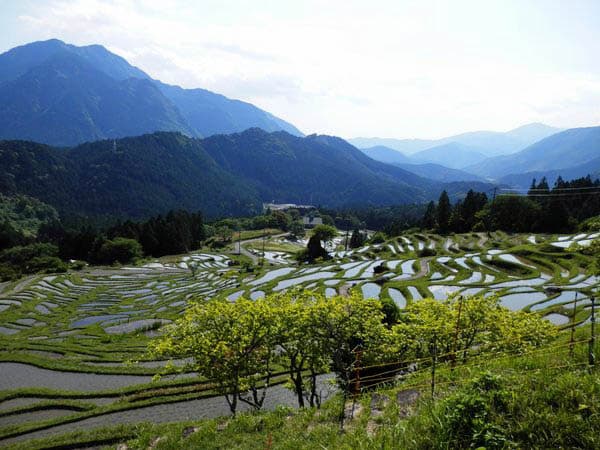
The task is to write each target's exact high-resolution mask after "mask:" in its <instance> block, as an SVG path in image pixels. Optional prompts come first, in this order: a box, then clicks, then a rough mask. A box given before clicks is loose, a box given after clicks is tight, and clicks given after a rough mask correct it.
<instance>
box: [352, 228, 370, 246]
mask: <svg viewBox="0 0 600 450" xmlns="http://www.w3.org/2000/svg"><path fill="white" fill-rule="evenodd" d="M365 241H366V237H365V235H364V234H363V233H361V232H360V231H359V230H358V228H355V229H354V231H352V236H351V237H350V248H359V247H362V246H363V245H364V243H365Z"/></svg>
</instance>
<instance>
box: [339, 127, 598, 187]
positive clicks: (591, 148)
mask: <svg viewBox="0 0 600 450" xmlns="http://www.w3.org/2000/svg"><path fill="white" fill-rule="evenodd" d="M550 130H551V128H550V127H547V126H545V125H539V124H532V125H526V126H523V127H520V128H517V129H515V130H512V131H510V132H508V133H505V134H508V135H509V136H512V137H513V138H514V137H515V136H518V137H519V138H520V139H521V140H522V141H526V140H532V139H537V138H538V137H540V136H543V135H544V134H545V133H547V132H549V131H550ZM483 133H486V132H483ZM479 134H480V133H474V134H471V138H473V136H477V135H479ZM460 136H464V135H460ZM449 139H450V138H449ZM350 141H353V140H350ZM471 141H472V142H473V140H471ZM429 144H431V142H429ZM478 148H479V147H470V146H468V145H466V144H462V143H458V142H449V143H446V144H440V145H436V146H434V147H430V148H427V149H425V150H420V151H417V152H414V153H412V154H405V153H402V152H400V151H398V150H395V149H393V148H390V147H385V146H382V145H378V146H375V147H368V148H362V149H361V151H363V152H364V153H365V154H367V155H369V156H370V157H372V158H374V159H378V160H380V161H384V162H387V163H390V164H394V165H397V166H399V167H402V168H404V169H406V170H409V171H412V172H413V173H415V174H418V175H421V176H426V177H428V178H432V179H436V180H440V181H449V180H456V179H460V180H464V181H467V180H483V179H485V180H488V181H493V182H496V183H500V184H505V185H508V186H512V187H523V186H529V185H530V184H531V180H532V179H533V178H537V179H538V180H539V179H540V178H542V177H544V176H545V177H546V178H547V179H548V180H551V181H552V182H553V181H554V180H556V179H557V178H558V176H562V177H563V179H573V178H579V177H582V176H587V175H588V174H589V175H595V174H597V173H599V172H600V127H587V128H571V129H568V130H564V131H559V132H557V133H554V134H551V135H550V136H546V137H543V138H541V139H539V140H538V141H536V142H534V143H533V144H531V145H528V146H526V147H525V148H523V149H521V150H520V151H517V152H513V153H510V154H505V155H499V156H492V157H487V156H486V155H485V154H484V153H482V152H480V151H478V150H477V149H478ZM424 163H429V164H428V165H427V166H426V167H424V166H423V165H424ZM452 170H454V171H452Z"/></svg>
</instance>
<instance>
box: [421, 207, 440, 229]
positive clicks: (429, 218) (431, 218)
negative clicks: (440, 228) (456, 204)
mask: <svg viewBox="0 0 600 450" xmlns="http://www.w3.org/2000/svg"><path fill="white" fill-rule="evenodd" d="M436 214H437V210H436V208H435V203H434V202H433V201H430V202H429V203H428V204H427V209H426V210H425V215H423V228H427V229H433V228H435V227H436V226H437V219H436Z"/></svg>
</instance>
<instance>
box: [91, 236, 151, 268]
mask: <svg viewBox="0 0 600 450" xmlns="http://www.w3.org/2000/svg"><path fill="white" fill-rule="evenodd" d="M141 256H142V246H141V245H140V243H139V242H138V241H136V240H135V239H127V238H122V237H117V238H114V239H112V240H108V241H106V242H104V243H103V244H102V246H101V247H100V250H98V254H97V258H96V259H97V260H98V261H99V262H101V263H104V264H113V263H115V262H119V263H121V264H126V263H129V262H131V261H133V260H135V259H137V258H141Z"/></svg>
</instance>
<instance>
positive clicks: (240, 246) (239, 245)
mask: <svg viewBox="0 0 600 450" xmlns="http://www.w3.org/2000/svg"><path fill="white" fill-rule="evenodd" d="M287 235H288V233H281V234H273V235H269V236H267V238H279V237H283V236H287ZM234 236H235V235H234ZM262 239H263V238H262V237H258V238H254V239H246V240H245V241H235V242H234V244H233V251H232V253H234V254H236V255H239V254H240V253H241V254H242V255H244V256H247V257H248V258H250V259H251V260H252V263H253V264H258V261H259V257H258V256H256V255H255V254H254V253H252V252H250V251H249V250H248V249H247V248H245V247H244V245H245V244H248V243H250V242H261V241H262Z"/></svg>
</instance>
